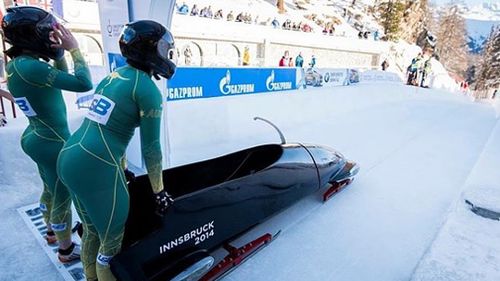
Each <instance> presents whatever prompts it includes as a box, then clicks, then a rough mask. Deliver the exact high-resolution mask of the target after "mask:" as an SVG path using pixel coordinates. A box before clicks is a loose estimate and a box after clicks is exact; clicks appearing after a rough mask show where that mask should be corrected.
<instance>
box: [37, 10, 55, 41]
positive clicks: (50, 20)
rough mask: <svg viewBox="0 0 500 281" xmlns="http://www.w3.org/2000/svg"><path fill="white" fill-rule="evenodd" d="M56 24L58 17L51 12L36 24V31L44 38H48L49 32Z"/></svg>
mask: <svg viewBox="0 0 500 281" xmlns="http://www.w3.org/2000/svg"><path fill="white" fill-rule="evenodd" d="M56 24H57V20H56V18H55V17H54V16H52V15H51V14H49V15H47V16H46V17H45V18H44V19H42V20H41V21H39V22H38V23H37V24H36V31H37V33H38V34H39V35H40V36H41V37H42V38H48V35H49V32H51V31H53V30H54V26H55V25H56ZM45 36H46V37H45Z"/></svg>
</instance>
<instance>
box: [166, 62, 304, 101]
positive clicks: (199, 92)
mask: <svg viewBox="0 0 500 281" xmlns="http://www.w3.org/2000/svg"><path fill="white" fill-rule="evenodd" d="M167 85H168V88H167V100H170V101H175V100H185V99H199V98H213V97H223V96H232V95H245V94H255V93H266V92H274V91H286V90H294V89H296V70H295V68H208V67H179V68H177V71H176V72H175V75H174V77H172V79H171V80H169V81H168V84H167Z"/></svg>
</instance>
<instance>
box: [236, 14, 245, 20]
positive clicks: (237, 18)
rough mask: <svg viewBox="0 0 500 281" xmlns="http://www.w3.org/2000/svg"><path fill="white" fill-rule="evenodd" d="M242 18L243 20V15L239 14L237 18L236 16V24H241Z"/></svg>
mask: <svg viewBox="0 0 500 281" xmlns="http://www.w3.org/2000/svg"><path fill="white" fill-rule="evenodd" d="M243 20H244V18H243V13H239V14H238V15H237V16H236V22H243Z"/></svg>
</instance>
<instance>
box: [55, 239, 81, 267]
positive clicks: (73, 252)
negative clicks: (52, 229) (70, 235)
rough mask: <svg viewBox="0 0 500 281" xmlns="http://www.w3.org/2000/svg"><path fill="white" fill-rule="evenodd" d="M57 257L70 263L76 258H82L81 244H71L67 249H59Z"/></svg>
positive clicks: (63, 261)
mask: <svg viewBox="0 0 500 281" xmlns="http://www.w3.org/2000/svg"><path fill="white" fill-rule="evenodd" d="M57 257H58V258H59V261H60V262H62V263H69V262H72V261H74V260H78V259H80V245H78V244H75V243H73V244H71V246H70V247H69V248H68V249H66V250H61V249H59V250H58V253H57Z"/></svg>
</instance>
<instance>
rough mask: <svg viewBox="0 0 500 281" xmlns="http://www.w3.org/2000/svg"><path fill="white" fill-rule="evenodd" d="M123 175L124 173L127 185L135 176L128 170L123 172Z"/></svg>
mask: <svg viewBox="0 0 500 281" xmlns="http://www.w3.org/2000/svg"><path fill="white" fill-rule="evenodd" d="M123 173H125V179H126V180H127V183H130V182H134V181H135V175H134V173H132V172H131V171H130V170H129V169H125V170H123Z"/></svg>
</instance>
